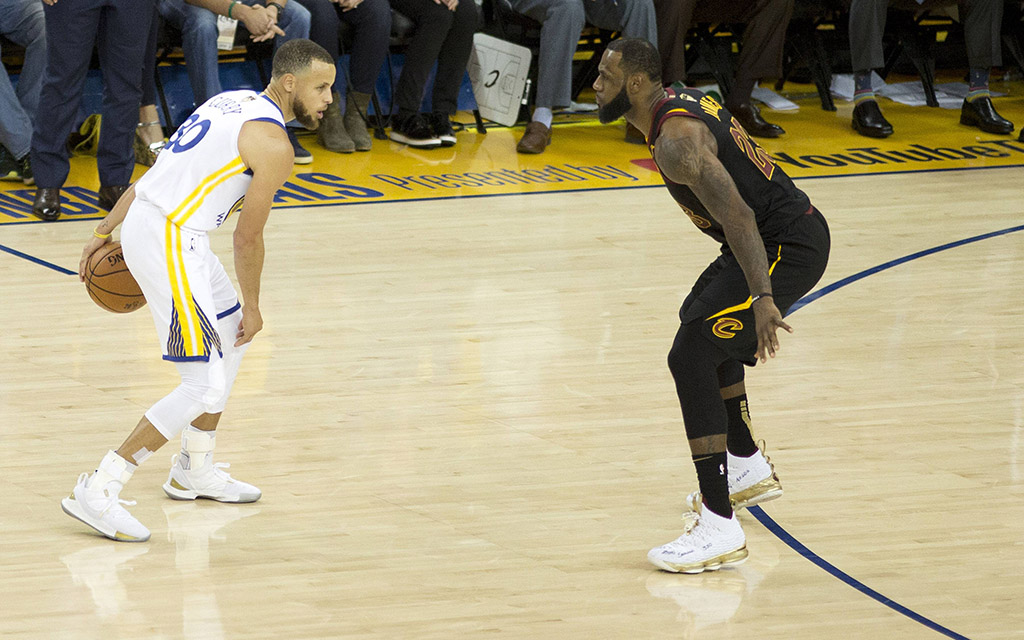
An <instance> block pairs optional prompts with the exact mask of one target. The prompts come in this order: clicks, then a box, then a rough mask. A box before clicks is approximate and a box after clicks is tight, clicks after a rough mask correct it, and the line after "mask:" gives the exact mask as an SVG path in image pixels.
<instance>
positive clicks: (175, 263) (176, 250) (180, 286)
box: [165, 219, 206, 357]
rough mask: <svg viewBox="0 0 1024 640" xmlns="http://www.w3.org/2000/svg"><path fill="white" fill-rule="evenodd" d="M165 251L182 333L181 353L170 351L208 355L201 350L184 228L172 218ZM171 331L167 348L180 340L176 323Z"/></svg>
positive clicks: (199, 327) (190, 354) (183, 355)
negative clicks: (184, 245)
mask: <svg viewBox="0 0 1024 640" xmlns="http://www.w3.org/2000/svg"><path fill="white" fill-rule="evenodd" d="M166 225H167V234H166V247H165V249H166V252H167V273H168V274H169V276H170V280H171V301H172V303H173V305H174V315H175V316H177V319H178V331H179V336H180V341H181V343H180V347H181V353H168V355H171V356H175V357H195V356H200V355H206V354H204V353H202V351H201V347H202V341H201V340H200V339H199V335H200V334H201V331H202V329H201V326H200V324H199V316H198V314H197V313H196V309H195V304H194V302H193V300H192V290H191V289H190V288H189V286H188V277H187V276H186V275H185V262H184V256H183V254H182V246H181V229H179V228H178V227H177V225H175V224H174V223H173V222H171V220H170V219H168V220H167V223H166ZM171 333H172V335H171V336H170V337H169V339H168V352H170V350H171V349H170V344H171V342H172V341H175V342H177V340H175V338H177V337H179V336H174V335H173V333H174V323H173V322H172V323H171Z"/></svg>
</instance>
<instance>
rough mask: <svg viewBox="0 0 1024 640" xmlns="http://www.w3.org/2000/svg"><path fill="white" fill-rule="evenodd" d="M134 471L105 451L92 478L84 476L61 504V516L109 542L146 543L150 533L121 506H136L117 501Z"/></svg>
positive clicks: (87, 475) (118, 458) (84, 474)
mask: <svg viewBox="0 0 1024 640" xmlns="http://www.w3.org/2000/svg"><path fill="white" fill-rule="evenodd" d="M134 471H135V466H134V465H129V463H128V461H127V460H125V459H124V458H122V457H121V456H119V455H117V454H116V453H114V452H113V451H108V452H107V455H106V456H105V457H104V458H103V461H102V462H100V466H99V468H97V469H96V472H95V473H93V474H92V475H91V476H90V475H89V474H87V473H83V474H82V475H80V476H79V477H78V484H76V485H75V489H74V491H72V492H71V495H70V496H68V497H67V498H64V499H63V500H61V501H60V507H61V509H63V510H64V513H66V514H68V515H69V516H71V517H72V518H77V519H78V520H81V521H82V522H84V523H85V524H87V525H89V526H90V527H92V528H93V529H95V530H97V531H99V532H100V533H102V534H103V535H105V536H107V537H108V538H110V539H111V540H119V541H121V542H145V541H146V540H149V529H147V528H146V527H144V526H142V523H141V522H139V521H138V520H136V519H135V518H133V517H132V515H131V514H130V513H128V511H127V510H126V509H125V508H124V507H122V506H121V505H128V506H132V505H134V504H135V502H128V501H127V500H121V499H120V497H119V496H120V493H121V489H122V488H124V485H125V483H126V482H128V479H129V478H131V477H132V473H133V472H134Z"/></svg>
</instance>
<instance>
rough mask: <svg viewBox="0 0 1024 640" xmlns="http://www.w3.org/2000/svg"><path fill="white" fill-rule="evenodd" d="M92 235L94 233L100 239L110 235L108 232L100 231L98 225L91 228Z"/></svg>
mask: <svg viewBox="0 0 1024 640" xmlns="http://www.w3.org/2000/svg"><path fill="white" fill-rule="evenodd" d="M92 235H94V236H95V237H97V238H99V239H100V240H106V239H107V238H109V237H110V234H109V233H106V234H104V233H100V232H99V227H96V228H95V229H93V230H92Z"/></svg>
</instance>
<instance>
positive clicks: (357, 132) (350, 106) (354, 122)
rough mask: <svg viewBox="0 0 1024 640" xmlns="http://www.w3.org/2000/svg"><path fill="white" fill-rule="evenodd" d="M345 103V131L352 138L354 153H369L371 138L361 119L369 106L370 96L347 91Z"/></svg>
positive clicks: (371, 143) (371, 144)
mask: <svg viewBox="0 0 1024 640" xmlns="http://www.w3.org/2000/svg"><path fill="white" fill-rule="evenodd" d="M347 98H348V99H347V100H346V102H345V130H346V131H348V135H349V136H351V137H352V142H353V143H355V148H356V151H369V150H370V147H372V146H373V138H371V137H370V133H369V132H368V131H367V130H366V121H365V120H363V117H364V116H365V115H366V110H367V109H368V108H369V106H370V94H368V93H359V92H358V91H349V92H348V96H347Z"/></svg>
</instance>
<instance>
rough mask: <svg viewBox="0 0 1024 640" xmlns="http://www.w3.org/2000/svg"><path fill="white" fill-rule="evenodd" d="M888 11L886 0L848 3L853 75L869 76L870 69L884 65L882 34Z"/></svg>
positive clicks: (856, 0) (862, 0)
mask: <svg viewBox="0 0 1024 640" xmlns="http://www.w3.org/2000/svg"><path fill="white" fill-rule="evenodd" d="M888 10H889V2H888V0H852V2H850V62H851V64H852V66H853V72H854V74H855V75H858V76H859V75H863V74H867V75H870V74H871V70H872V69H881V68H882V67H883V66H884V65H885V57H884V55H883V53H882V34H883V33H884V32H885V18H886V14H887V13H888ZM870 86H871V85H870V84H868V88H869V89H870Z"/></svg>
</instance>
